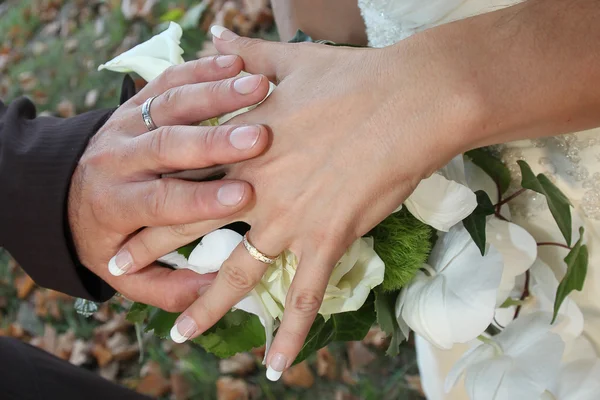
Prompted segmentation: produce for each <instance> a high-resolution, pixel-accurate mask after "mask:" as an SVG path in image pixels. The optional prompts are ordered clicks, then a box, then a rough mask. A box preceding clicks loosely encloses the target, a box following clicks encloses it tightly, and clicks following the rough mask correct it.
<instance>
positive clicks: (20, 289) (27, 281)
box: [15, 274, 35, 299]
mask: <svg viewBox="0 0 600 400" xmlns="http://www.w3.org/2000/svg"><path fill="white" fill-rule="evenodd" d="M15 287H16V288H17V297H18V298H20V299H25V298H26V297H27V296H29V294H30V293H31V291H32V290H33V288H34V287H35V282H34V281H33V279H31V278H30V277H29V275H26V274H23V275H21V276H19V277H18V278H17V279H15Z"/></svg>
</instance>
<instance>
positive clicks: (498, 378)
mask: <svg viewBox="0 0 600 400" xmlns="http://www.w3.org/2000/svg"><path fill="white" fill-rule="evenodd" d="M511 364H512V362H511V360H510V358H508V357H503V356H500V357H496V358H494V359H490V360H485V361H481V362H479V363H476V364H472V365H470V366H469V367H467V369H466V371H465V389H466V390H467V393H468V394H469V397H470V398H471V399H473V400H484V399H485V400H499V399H502V400H504V399H506V400H508V399H509V397H501V396H498V392H499V391H500V388H501V384H502V381H503V379H504V378H505V376H506V373H507V371H508V370H509V369H510V367H511ZM523 398H530V397H523Z"/></svg>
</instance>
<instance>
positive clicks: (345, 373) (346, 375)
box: [342, 365, 358, 386]
mask: <svg viewBox="0 0 600 400" xmlns="http://www.w3.org/2000/svg"><path fill="white" fill-rule="evenodd" d="M342 382H344V383H345V384H346V385H350V386H354V385H356V384H357V383H358V380H357V379H356V377H355V376H354V374H353V373H352V372H350V369H348V367H347V366H345V365H344V368H342Z"/></svg>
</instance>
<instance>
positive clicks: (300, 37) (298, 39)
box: [288, 29, 314, 43]
mask: <svg viewBox="0 0 600 400" xmlns="http://www.w3.org/2000/svg"><path fill="white" fill-rule="evenodd" d="M302 42H314V40H313V39H312V38H311V37H310V36H308V35H307V34H306V33H304V32H302V31H301V30H300V29H298V30H297V31H296V34H295V35H294V37H293V38H291V39H290V40H289V41H288V43H302Z"/></svg>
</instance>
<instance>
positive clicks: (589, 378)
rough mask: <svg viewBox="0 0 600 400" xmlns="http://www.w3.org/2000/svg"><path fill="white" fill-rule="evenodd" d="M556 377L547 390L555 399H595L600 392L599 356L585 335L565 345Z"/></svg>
mask: <svg viewBox="0 0 600 400" xmlns="http://www.w3.org/2000/svg"><path fill="white" fill-rule="evenodd" d="M563 362H564V363H563V364H562V365H561V366H560V371H559V373H558V378H557V379H556V381H554V382H553V384H552V385H551V387H550V388H549V391H550V392H551V393H552V394H553V395H554V399H556V400H596V399H598V393H600V358H598V356H597V355H596V352H595V351H594V347H593V346H592V344H591V343H590V342H589V340H587V339H586V338H585V337H583V336H580V337H578V338H577V339H575V340H574V341H572V342H571V343H569V345H568V346H567V349H566V350H565V356H564V357H563Z"/></svg>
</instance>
